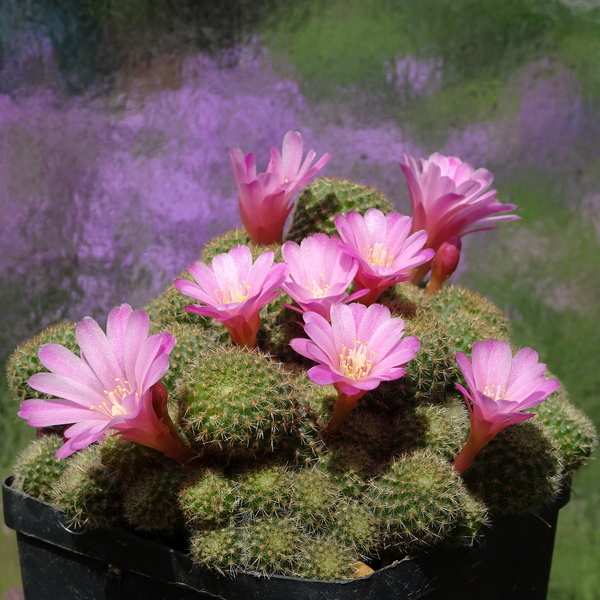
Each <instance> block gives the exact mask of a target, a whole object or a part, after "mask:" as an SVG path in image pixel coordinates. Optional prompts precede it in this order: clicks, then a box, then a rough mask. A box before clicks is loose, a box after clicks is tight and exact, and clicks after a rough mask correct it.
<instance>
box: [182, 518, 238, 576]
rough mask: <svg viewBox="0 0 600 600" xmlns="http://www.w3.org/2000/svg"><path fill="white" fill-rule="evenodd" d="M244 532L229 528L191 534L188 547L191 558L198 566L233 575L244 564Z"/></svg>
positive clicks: (232, 527) (236, 528)
mask: <svg viewBox="0 0 600 600" xmlns="http://www.w3.org/2000/svg"><path fill="white" fill-rule="evenodd" d="M244 538H245V536H244V531H243V530H242V529H240V528H238V527H234V526H233V525H232V526H229V527H224V528H222V529H211V530H207V531H197V532H195V533H193V535H192V538H191V541H190V546H191V551H192V557H193V558H194V560H195V561H196V562H198V563H199V564H201V565H203V566H205V567H208V568H209V569H216V570H217V571H220V572H221V573H224V572H230V573H235V572H236V571H239V570H241V568H242V564H243V563H244V550H245V547H246V544H245V541H244Z"/></svg>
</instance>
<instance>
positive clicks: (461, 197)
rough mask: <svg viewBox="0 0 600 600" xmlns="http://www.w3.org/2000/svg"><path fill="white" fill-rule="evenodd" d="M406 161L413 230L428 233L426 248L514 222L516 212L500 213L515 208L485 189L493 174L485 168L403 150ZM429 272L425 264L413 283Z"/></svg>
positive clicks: (437, 246)
mask: <svg viewBox="0 0 600 600" xmlns="http://www.w3.org/2000/svg"><path fill="white" fill-rule="evenodd" d="M404 160H405V161H406V164H403V163H400V168H401V169H402V172H403V173H404V176H405V177H406V183H407V185H408V192H409V195H410V203H411V206H412V218H413V228H412V231H413V232H415V231H420V230H422V229H424V230H425V231H426V232H427V244H426V245H425V247H426V248H433V249H434V250H435V251H436V252H437V250H438V248H439V247H440V246H441V245H442V244H443V243H444V242H445V241H446V240H447V239H449V238H450V237H452V236H458V237H462V236H463V235H465V234H467V233H471V232H473V231H482V230H484V229H495V228H496V223H499V222H501V221H513V220H515V219H518V218H519V217H518V216H517V215H499V214H498V213H504V212H507V211H510V210H513V209H515V208H516V206H515V205H514V204H501V203H500V202H499V201H498V199H497V198H496V197H495V194H496V190H489V191H486V190H487V189H488V188H489V187H490V185H492V181H493V179H494V176H493V175H492V174H491V173H490V172H489V171H488V170H487V169H475V168H474V167H473V166H472V165H470V164H469V163H465V162H462V161H461V160H460V159H459V158H457V157H456V156H443V155H442V154H438V153H435V154H432V155H431V156H430V157H429V158H428V159H427V160H424V159H421V160H420V161H419V164H417V162H416V161H415V159H414V158H413V157H412V156H410V155H409V154H407V153H406V152H405V153H404ZM428 271H429V264H424V265H422V266H421V268H420V269H418V270H417V271H416V272H415V275H414V277H413V283H416V284H418V283H420V282H421V280H422V279H423V277H424V276H425V275H426V274H427V272H428Z"/></svg>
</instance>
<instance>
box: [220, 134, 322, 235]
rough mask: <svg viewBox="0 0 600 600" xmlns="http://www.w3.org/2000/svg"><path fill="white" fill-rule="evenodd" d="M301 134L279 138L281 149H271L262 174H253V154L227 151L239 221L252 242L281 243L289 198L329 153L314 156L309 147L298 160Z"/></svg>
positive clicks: (309, 180)
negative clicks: (305, 153)
mask: <svg viewBox="0 0 600 600" xmlns="http://www.w3.org/2000/svg"><path fill="white" fill-rule="evenodd" d="M302 151H303V144H302V136H301V135H300V134H299V133H298V132H297V131H288V132H287V133H286V134H285V136H284V138H283V152H282V153H281V154H280V153H279V150H278V148H277V147H275V146H274V147H273V148H271V160H270V161H269V165H268V166H267V172H266V173H259V174H258V175H257V174H256V157H255V155H254V154H248V155H246V156H244V155H243V153H242V151H241V150H240V149H239V148H232V149H231V152H230V156H231V164H232V166H233V176H234V177H235V183H236V185H237V189H238V194H239V198H238V202H239V209H240V216H241V217H242V223H243V225H244V227H245V229H246V231H247V232H248V235H249V236H250V239H251V240H252V242H253V243H254V244H263V245H268V244H274V243H277V244H281V242H282V239H283V227H284V225H285V221H286V219H287V217H288V215H289V214H290V212H291V211H292V208H293V207H294V203H293V202H292V197H293V196H294V194H295V193H296V192H297V191H298V190H299V189H301V188H303V187H305V186H307V185H308V184H309V183H310V182H311V181H312V179H313V177H314V176H315V174H316V173H317V171H319V170H320V169H322V168H323V167H324V166H325V163H326V162H327V161H328V160H329V158H330V155H329V154H324V155H323V156H322V157H321V158H320V160H319V161H318V162H317V163H316V164H315V165H313V166H312V167H311V166H310V165H311V163H312V161H313V160H314V158H315V155H316V154H315V152H314V151H313V150H311V151H310V152H309V153H308V154H307V155H306V158H305V159H304V162H302Z"/></svg>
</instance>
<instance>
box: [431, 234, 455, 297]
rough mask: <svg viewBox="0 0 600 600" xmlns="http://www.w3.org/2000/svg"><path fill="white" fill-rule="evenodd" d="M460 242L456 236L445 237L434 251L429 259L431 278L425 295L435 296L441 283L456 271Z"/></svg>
mask: <svg viewBox="0 0 600 600" xmlns="http://www.w3.org/2000/svg"><path fill="white" fill-rule="evenodd" d="M461 248H462V242H461V241H460V238H459V237H457V236H452V237H451V238H449V239H447V240H446V241H445V242H444V243H443V244H442V245H441V246H440V247H439V249H438V251H437V252H436V253H435V256H434V257H433V260H432V261H431V278H430V279H429V282H428V283H427V287H426V288H425V296H426V297H427V298H431V296H435V294H436V293H437V291H438V290H439V289H440V287H441V285H442V284H443V283H444V281H446V279H448V277H450V275H452V273H454V271H456V267H458V261H459V260H460V250H461Z"/></svg>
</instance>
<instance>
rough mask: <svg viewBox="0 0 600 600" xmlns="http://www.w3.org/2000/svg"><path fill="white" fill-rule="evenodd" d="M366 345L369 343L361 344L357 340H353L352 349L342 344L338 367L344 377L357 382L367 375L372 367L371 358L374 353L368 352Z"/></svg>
mask: <svg viewBox="0 0 600 600" xmlns="http://www.w3.org/2000/svg"><path fill="white" fill-rule="evenodd" d="M368 345H369V342H367V343H366V344H363V343H362V342H360V341H359V340H354V348H348V347H347V346H345V345H343V344H342V352H341V354H340V367H341V368H342V373H343V374H344V376H345V377H348V378H349V379H354V380H355V381H358V380H359V379H362V378H363V377H366V376H367V375H368V374H369V371H370V370H371V367H372V366H373V361H372V357H373V356H375V355H376V353H375V352H373V351H372V350H368V349H367V346H368Z"/></svg>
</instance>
